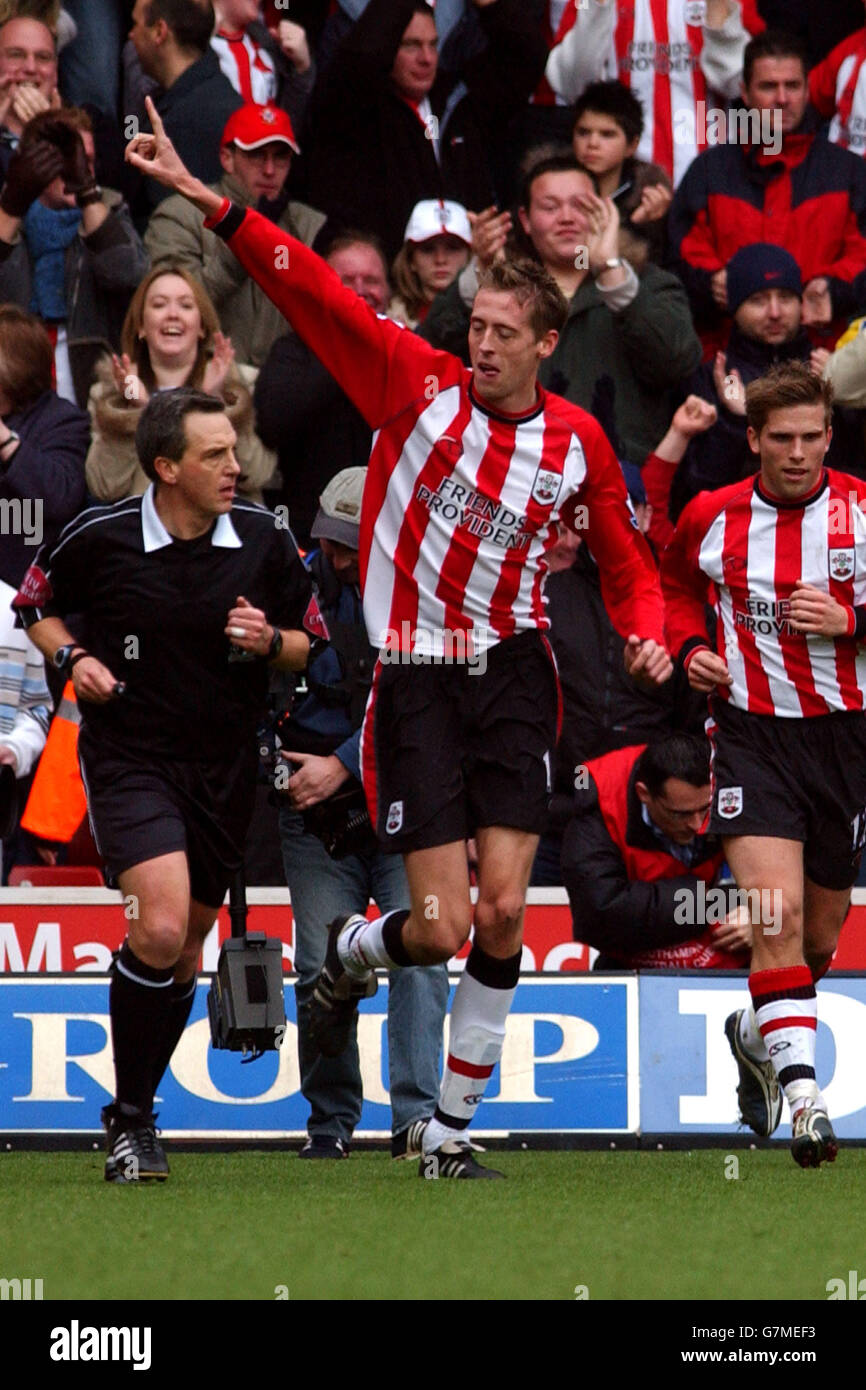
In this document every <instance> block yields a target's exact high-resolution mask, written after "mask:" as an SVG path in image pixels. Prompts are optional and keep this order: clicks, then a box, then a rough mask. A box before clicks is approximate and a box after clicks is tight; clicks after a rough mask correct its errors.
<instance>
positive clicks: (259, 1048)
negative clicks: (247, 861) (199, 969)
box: [207, 868, 286, 1062]
mask: <svg viewBox="0 0 866 1390" xmlns="http://www.w3.org/2000/svg"><path fill="white" fill-rule="evenodd" d="M229 918H230V920H231V924H232V934H231V936H230V937H228V939H227V940H226V941H224V942H223V945H222V950H221V951H220V956H219V962H218V964H217V972H216V974H215V975H214V977H213V980H212V981H211V987H210V989H209V990H208V996H207V1012H208V1018H209V1020H210V1034H211V1042H212V1043H213V1046H214V1047H215V1048H227V1049H228V1050H229V1051H230V1052H244V1053H249V1054H250V1055H249V1056H248V1057H244V1061H245V1062H254V1061H255V1060H256V1059H257V1058H259V1057H262V1056H264V1054H265V1052H272V1051H274V1049H276V1048H279V1047H281V1046H282V1043H283V1038H284V1037H285V1033H286V1008H285V1001H284V998H283V947H282V942H281V941H280V940H279V939H278V938H277V937H275V936H265V934H264V932H247V899H246V884H245V881H244V871H243V869H242V868H241V869H239V870H238V872H237V873H236V874H235V876H234V878H233V879H232V882H231V885H230V887H229Z"/></svg>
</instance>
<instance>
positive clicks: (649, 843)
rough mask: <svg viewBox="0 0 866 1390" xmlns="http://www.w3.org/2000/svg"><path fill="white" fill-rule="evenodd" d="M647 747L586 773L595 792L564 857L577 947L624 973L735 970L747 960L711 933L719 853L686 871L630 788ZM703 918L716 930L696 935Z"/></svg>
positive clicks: (609, 758)
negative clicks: (625, 970)
mask: <svg viewBox="0 0 866 1390" xmlns="http://www.w3.org/2000/svg"><path fill="white" fill-rule="evenodd" d="M645 747H646V744H641V745H639V746H637V747H632V748H621V749H617V751H616V752H613V753H606V754H605V755H604V757H602V758H592V759H591V760H590V761H589V762H588V763H587V764H586V766H587V769H588V771H589V773H590V779H589V785H588V786H587V787H586V788H585V789H581V790H580V791H578V793H577V795H576V797H575V815H574V818H573V820H572V821H571V823H570V825H569V826H568V828H567V830H566V832H565V837H564V840H563V850H562V881H563V883H564V884H565V887H566V888H567V890H568V896H569V901H570V903H571V911H572V917H573V923H574V935H575V938H576V939H577V940H578V941H585V942H586V943H587V944H588V945H590V946H596V947H598V949H599V950H601V951H602V953H603V955H605V956H607V957H612V958H613V959H614V960H616V961H617V963H618V964H620V965H622V966H623V967H625V968H628V969H634V970H637V969H641V968H650V969H655V970H660V969H680V968H682V969H685V968H689V969H707V968H710V969H717V970H722V969H727V970H736V969H739V968H740V967H741V966H742V965H744V964H745V963H746V961H747V958H748V952H739V953H736V954H733V953H731V952H729V951H720V950H718V949H717V948H716V947H715V946H714V945H713V934H712V930H711V927H712V925H715V924H716V922H718V921H720V920H721V918H722V916H723V915H724V912H725V910H726V904H724V905H723V904H722V903H720V902H718V901H716V899H714V898H713V897H712V896H711V895H712V893H713V890H712V889H711V888H709V886H708V885H710V884H712V882H713V880H714V878H715V877H716V875H717V873H718V871H719V869H720V867H721V864H722V859H723V855H722V851H721V849H720V847H719V843H718V841H717V840H716V839H715V838H714V837H713V838H710V837H707V839H706V843H705V851H706V852H705V854H704V856H703V857H702V858H701V859H699V860H698V861H697V862H696V863H695V864H693V865H692V866H691V868H688V867H687V866H686V865H685V864H684V863H683V862H682V861H681V860H680V859H677V858H675V857H674V855H673V854H670V853H669V852H668V851H667V850H666V849H665V848H664V846H663V845H662V844H661V843H660V842H659V840H658V839H657V838H656V836H655V835H654V833H653V830H652V828H651V827H650V826H648V825H647V824H646V822H645V821H644V819H643V817H642V814H641V803H640V800H639V798H638V796H637V793H636V791H635V787H634V783H635V764H636V763H637V760H638V758H639V757H640V755H641V753H642V752H643V751H644V748H645ZM702 897H703V902H704V904H705V907H706V912H705V913H703V914H701V912H700V904H701V900H702ZM689 903H692V904H693V905H694V907H695V909H697V910H696V911H695V912H694V913H692V914H691V916H690V918H689V914H688V913H687V912H683V911H682V908H683V906H684V905H686V906H687V905H688V904H689ZM713 909H715V910H713ZM702 915H703V916H705V917H706V922H707V923H709V924H710V926H707V925H704V926H703V929H702V927H701V926H699V925H696V919H699V918H700V917H701V916H702ZM687 918H688V920H687Z"/></svg>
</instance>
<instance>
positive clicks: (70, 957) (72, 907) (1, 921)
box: [0, 888, 866, 976]
mask: <svg viewBox="0 0 866 1390" xmlns="http://www.w3.org/2000/svg"><path fill="white" fill-rule="evenodd" d="M247 901H248V906H249V930H250V931H263V932H266V933H267V935H268V936H278V937H280V939H281V940H282V942H283V968H284V970H285V971H286V972H289V971H291V969H292V959H293V950H294V937H293V927H292V915H291V906H290V901H291V900H290V898H289V893H288V890H287V889H285V888H250V889H248V890H247ZM134 907H135V905H134V904H133V903H124V900H123V898H122V897H121V895H120V893H117V892H113V891H111V890H110V889H108V888H3V889H0V976H2V975H3V974H4V973H15V974H20V973H21V972H25V973H27V974H33V973H37V972H42V971H51V972H59V971H74V972H75V973H84V972H94V971H105V970H107V969H108V966H109V963H110V960H111V953H112V951H114V950H117V948H118V947H119V946H120V944H121V942H122V941H123V938H124V936H125V935H126V930H127V923H128V918H129V915H130V914H131V913H132V912H133V911H134ZM374 915H375V910H374V909H372V908H371V909H370V916H374ZM229 934H230V924H229V919H228V910H227V908H223V910H222V912H221V913H220V918H219V922H218V924H217V926H216V927H215V928H214V930H213V931H212V932H211V934H210V936H209V937H208V939H207V941H206V942H205V948H204V953H203V965H204V969H205V970H206V971H213V970H215V969H216V963H217V957H218V955H219V947H220V942H221V941H222V940H223V939H224V938H225V937H226V936H228V935H229ZM467 955H468V947H464V949H463V951H461V952H460V955H459V956H458V957H457V959H456V960H454V961H453V962H452V969H455V970H460V969H462V965H463V960H464V959H465V957H466V956H467ZM593 959H594V954H593V953H592V952H591V951H590V950H589V949H588V948H587V947H586V946H583V945H581V944H580V943H579V942H576V941H573V940H572V936H571V913H570V911H569V908H568V898H567V896H566V894H565V891H564V889H562V888H531V889H530V890H529V897H528V905H527V909H526V929H525V945H524V948H523V969H524V971H532V970H542V971H562V972H578V973H580V972H585V971H587V970H589V969H590V967H591V964H592V960H593ZM834 970H866V888H855V889H854V893H853V904H852V908H851V912H850V914H849V918H848V921H847V922H846V924H845V929H844V931H843V933H842V940H841V943H840V947H839V951H838V952H837V954H836V958H835V960H834Z"/></svg>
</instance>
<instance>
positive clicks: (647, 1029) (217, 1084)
mask: <svg viewBox="0 0 866 1390" xmlns="http://www.w3.org/2000/svg"><path fill="white" fill-rule="evenodd" d="M95 891H97V890H80V892H81V893H90V894H92V893H94V892H95ZM545 896H546V898H548V899H549V897H550V893H547V894H546V895H545ZM7 903H8V898H7ZM97 905H98V904H93V903H90V904H87V903H81V902H80V898H79V900H78V903H77V906H78V909H79V911H82V912H83V913H84V914H85V916H86V918H87V920H88V922H89V927H88V931H89V933H90V935H91V936H92V935H93V932H94V921H93V915H94V914H93V909H94V907H95V906H97ZM3 906H5V904H2V903H0V908H2V907H3ZM30 906H31V908H33V907H34V905H33V904H32V903H31V905H30ZM46 906H48V904H45V903H38V904H36V905H35V912H36V915H37V917H38V918H39V921H38V922H36V923H35V925H34V924H31V926H30V927H26V926H25V925H24V922H23V919H21V918H17V919H16V921H17V929H18V932H19V934H18V935H16V937H15V940H16V941H17V943H18V950H19V952H20V953H21V955H22V958H23V957H24V954H25V952H26V953H27V956H26V959H27V961H28V962H29V963H30V965H31V967H32V968H30V969H29V970H28V969H22V970H21V971H20V972H16V973H13V972H10V971H9V970H8V968H7V969H6V971H5V973H4V974H0V1143H2V1144H3V1147H4V1148H7V1149H8V1148H15V1147H27V1146H33V1145H34V1144H42V1143H51V1144H54V1145H57V1146H69V1147H80V1146H81V1143H82V1142H84V1141H85V1140H86V1141H90V1142H92V1143H94V1144H97V1145H98V1143H99V1137H98V1130H97V1124H98V1115H99V1110H100V1108H101V1106H102V1105H103V1104H105V1102H106V1100H107V1099H108V1098H109V1097H110V1095H111V1086H112V1060H111V1041H110V1033H109V1017H108V979H107V977H106V976H105V974H104V973H102V972H103V971H104V969H105V962H104V961H103V962H99V961H97V960H96V959H95V958H94V951H93V947H94V945H97V946H100V947H102V948H105V942H104V941H99V942H93V941H90V940H89V939H88V938H87V937H83V938H79V939H78V940H76V941H70V942H66V941H65V940H64V938H63V931H62V930H61V937H60V942H59V945H58V943H57V941H56V939H55V937H54V935H53V934H52V933H51V932H49V928H53V927H63V928H65V927H67V925H68V919H67V917H66V910H65V908H64V910H63V911H61V910H60V909H59V908H58V907H57V904H56V901H55V902H54V906H55V908H57V910H56V911H55V912H54V913H52V914H51V917H50V919H49V914H48V913H47V912H46V911H45V908H46ZM556 906H559V907H560V908H561V907H562V905H561V904H556V903H551V902H549V901H547V902H544V903H541V904H539V903H538V902H537V901H536V902H535V903H534V904H533V909H535V908H538V907H543V908H544V907H546V908H549V907H556ZM65 907H69V905H68V904H66V905H65ZM113 910H114V911H115V912H116V910H117V904H116V902H115V903H114V904H113ZM531 910H532V909H531ZM0 915H2V916H6V917H8V916H9V914H7V913H6V912H2V913H0ZM58 919H60V920H59V921H58ZM6 925H7V926H8V921H7V924H6ZM256 925H259V923H258V922H257V923H256ZM40 926H41V927H42V928H43V929H44V930H43V935H42V938H41V944H40V939H38V931H39V928H40ZM78 930H81V928H80V927H79V928H78ZM122 931H123V928H122V926H121V927H120V933H121V934H122ZM118 940H119V937H118ZM536 940H537V942H538V941H540V938H536ZM9 941H10V938H9V936H8V934H7V937H6V951H7V960H8V956H9ZM34 942H36V943H37V946H38V950H37V946H35V945H34ZM560 944H563V943H560ZM543 945H544V946H545V948H547V949H546V956H545V959H550V957H551V954H552V953H553V952H554V951H556V949H557V947H556V945H555V944H554V945H553V946H552V947H551V946H550V945H549V939H547V938H546V939H545V941H544V943H543ZM67 948H68V949H69V951H71V955H72V959H73V960H75V961H76V963H77V967H78V968H77V969H76V970H74V971H73V972H71V973H60V974H51V973H48V972H47V971H46V970H45V965H46V964H48V965H49V966H53V965H54V964H55V963H56V962H58V961H59V963H61V964H62V963H63V961H64V960H65V959H66V957H65V956H64V951H66V950H67ZM212 950H213V962H214V963H215V960H216V950H217V947H216V945H215V944H214V945H213V947H212ZM34 951H36V954H37V955H38V956H39V960H38V964H37V960H36V955H34ZM33 967H35V968H33ZM97 972H99V973H97ZM455 978H456V977H455ZM208 984H209V981H208V979H207V978H203V979H202V980H201V982H200V985H199V989H198V995H197V998H196V1001H195V1005H194V1008H193V1012H192V1015H191V1018H190V1022H189V1025H188V1026H187V1029H186V1031H185V1033H184V1035H183V1038H182V1039H181V1042H180V1044H179V1046H178V1049H177V1051H176V1052H175V1055H174V1058H173V1060H172V1064H171V1068H170V1069H169V1071H168V1072H167V1073H166V1076H165V1078H164V1080H163V1083H162V1085H161V1086H160V1090H159V1097H158V1102H157V1104H158V1109H159V1112H160V1125H161V1127H162V1128H163V1131H164V1133H165V1134H166V1135H167V1136H168V1137H170V1138H172V1137H173V1138H176V1139H184V1140H187V1141H205V1142H214V1141H222V1142H226V1143H232V1144H246V1143H257V1142H263V1141H265V1142H268V1141H272V1142H284V1141H287V1140H289V1141H291V1140H293V1139H297V1138H300V1137H301V1136H302V1135H303V1133H304V1132H305V1125H306V1119H307V1105H306V1102H305V1101H304V1099H303V1097H302V1095H301V1094H300V1089H299V1078H298V1066H297V1043H296V1033H295V1017H296V1016H295V1005H294V991H293V990H292V988H291V982H290V979H287V981H286V989H285V995H286V1014H287V1020H288V1025H287V1030H286V1035H285V1038H284V1039H283V1046H282V1048H281V1049H280V1050H279V1051H278V1052H274V1053H270V1054H267V1055H266V1056H264V1057H262V1058H261V1059H260V1060H259V1061H257V1062H256V1063H255V1064H254V1065H252V1066H246V1065H242V1064H241V1059H240V1056H239V1054H237V1053H228V1052H214V1051H213V1050H212V1049H211V1048H210V1045H209V1043H210V1030H209V1025H208V1022H207V1016H206V1005H205V996H206V993H207V988H208ZM747 1002H748V990H747V985H746V979H745V976H744V974H743V973H736V974H726V973H716V972H712V973H711V972H708V971H703V972H702V971H696V972H678V973H676V972H671V973H666V974H660V973H659V974H650V975H644V976H641V977H638V976H636V975H633V974H619V975H594V974H588V973H586V971H585V970H584V971H582V970H580V969H578V970H574V969H571V970H569V969H561V968H560V969H554V970H551V969H548V970H547V971H546V972H539V973H532V972H527V973H524V974H523V976H522V977H521V980H520V983H519V985H518V989H517V993H516V997H515V1002H514V1006H513V1009H512V1013H511V1015H510V1017H509V1020H508V1027H507V1033H506V1040H505V1047H504V1050H503V1055H502V1061H501V1063H500V1064H499V1066H498V1067H497V1068H496V1070H495V1071H494V1074H493V1076H492V1078H491V1082H490V1085H489V1087H488V1091H487V1095H486V1096H485V1099H484V1101H483V1102H482V1104H481V1106H480V1107H479V1111H478V1116H477V1120H476V1123H475V1124H474V1126H473V1133H474V1134H476V1135H477V1136H478V1137H479V1138H482V1137H484V1136H488V1137H489V1138H492V1139H493V1140H494V1141H501V1142H507V1143H510V1144H515V1145H519V1144H527V1145H528V1146H531V1145H533V1144H540V1143H545V1144H553V1145H555V1144H557V1143H559V1144H566V1143H573V1144H591V1143H610V1144H611V1145H614V1146H634V1145H636V1144H646V1143H652V1142H655V1140H656V1139H657V1138H658V1139H659V1140H660V1141H664V1142H676V1143H679V1144H687V1143H701V1142H720V1143H725V1144H729V1145H733V1144H734V1143H740V1142H748V1141H749V1140H750V1139H751V1136H750V1135H749V1134H748V1132H746V1133H745V1134H743V1132H742V1131H741V1130H740V1129H739V1127H738V1125H737V1116H736V1102H735V1087H736V1070H735V1067H734V1062H733V1059H732V1057H731V1055H730V1052H729V1050H728V1047H727V1043H726V1041H725V1037H724V1033H723V1026H722V1025H723V1023H724V1019H725V1018H726V1017H727V1015H728V1013H730V1012H731V1011H732V1010H733V1009H735V1008H740V1007H742V1006H743V1005H744V1004H746V1003H747ZM386 1012H387V985H384V987H383V988H382V989H380V991H379V994H378V995H377V996H376V997H375V998H374V999H370V1000H365V1001H363V1002H362V1005H361V1016H360V1019H359V1034H358V1036H359V1052H360V1059H361V1071H362V1077H363V1082H364V1095H365V1104H364V1111H363V1114H362V1117H361V1122H360V1125H359V1127H358V1130H357V1132H356V1139H359V1140H370V1141H374V1140H379V1139H386V1138H387V1136H388V1134H389V1125H390V1110H389V1103H388V1101H389V1098H388V1091H387V1077H388V1066H387V1029H386V1027H385V1019H386ZM819 1017H820V1022H819V1027H818V1038H817V1047H818V1051H817V1066H818V1080H819V1083H820V1084H821V1086H822V1087H823V1089H824V1091H825V1094H826V1095H827V1100H828V1103H829V1107H830V1113H831V1114H832V1115H833V1117H834V1123H835V1125H836V1130H837V1133H838V1134H839V1136H840V1137H841V1138H843V1139H847V1140H849V1141H850V1140H854V1141H864V1140H866V1071H864V1069H863V1067H862V1064H861V1056H862V1038H863V1036H864V1033H866V975H864V974H853V973H851V974H846V973H839V972H836V973H831V974H830V975H828V976H827V977H826V978H825V979H824V980H822V981H821V983H820V985H819ZM445 1042H446V1045H447V1032H446V1039H445ZM788 1137H789V1131H788V1126H787V1124H783V1125H782V1127H781V1128H780V1130H779V1132H778V1139H779V1140H781V1141H782V1142H786V1141H787V1139H788Z"/></svg>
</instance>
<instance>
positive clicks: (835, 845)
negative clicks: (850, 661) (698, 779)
mask: <svg viewBox="0 0 866 1390" xmlns="http://www.w3.org/2000/svg"><path fill="white" fill-rule="evenodd" d="M712 713H713V717H712V720H711V722H710V726H709V729H708V732H709V734H710V739H711V741H712V745H713V760H712V785H713V804H712V810H711V812H710V820H709V827H708V828H709V830H710V831H711V832H712V833H714V834H717V835H760V836H766V837H768V838H774V839H783V840H801V841H802V843H803V864H804V869H805V872H806V875H807V877H808V878H810V879H811V880H812V882H813V883H817V884H818V885H819V887H821V888H833V889H843V888H850V887H851V885H852V884H853V883H854V882H855V881H856V879H857V874H858V871H859V868H860V855H861V852H862V849H863V845H864V840H866V810H864V808H866V715H863V714H860V713H857V712H851V713H839V714H824V715H818V716H816V717H813V718H811V719H780V718H778V717H777V716H773V715H763V714H749V713H747V712H745V711H743V710H738V709H734V708H732V707H731V706H730V705H728V704H725V703H723V702H722V701H719V700H714V701H713V702H712Z"/></svg>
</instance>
